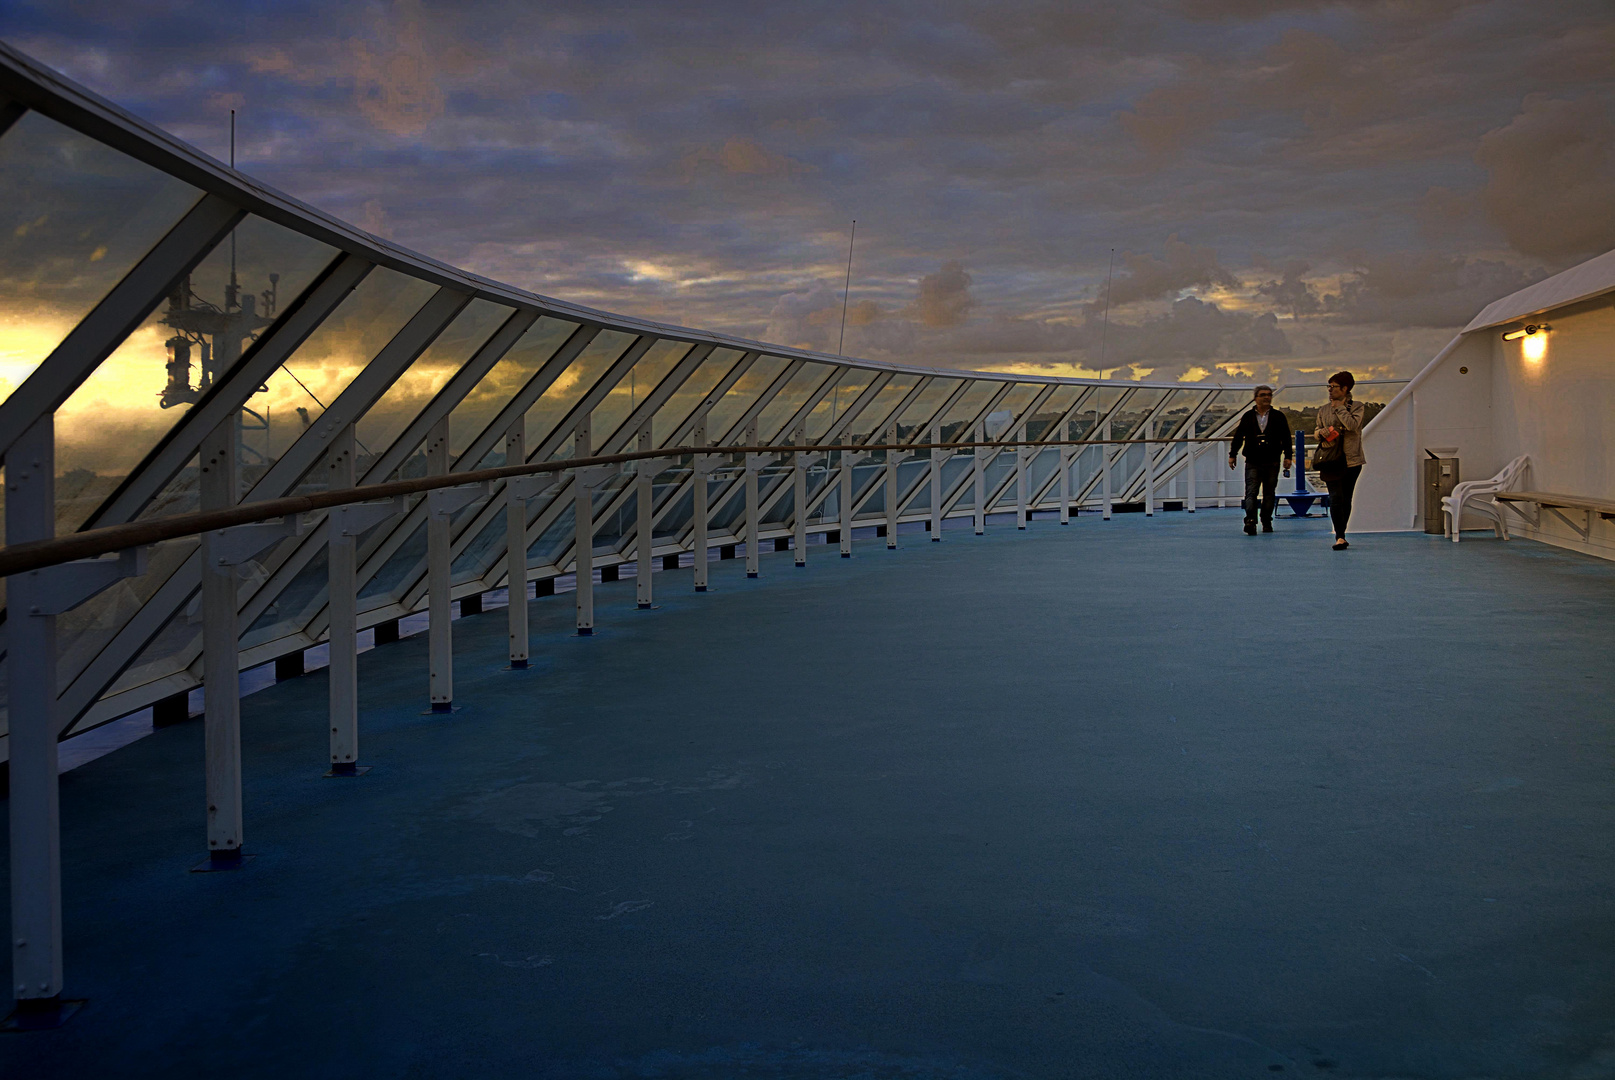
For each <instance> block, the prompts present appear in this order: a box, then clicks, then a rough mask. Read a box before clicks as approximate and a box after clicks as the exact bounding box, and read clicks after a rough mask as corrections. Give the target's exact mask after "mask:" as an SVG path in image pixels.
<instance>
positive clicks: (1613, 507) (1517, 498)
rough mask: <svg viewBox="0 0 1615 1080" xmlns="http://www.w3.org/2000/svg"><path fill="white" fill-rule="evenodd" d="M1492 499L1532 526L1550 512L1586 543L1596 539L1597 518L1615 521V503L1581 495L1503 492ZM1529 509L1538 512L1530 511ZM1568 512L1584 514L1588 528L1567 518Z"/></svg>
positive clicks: (1552, 492)
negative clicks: (1566, 512)
mask: <svg viewBox="0 0 1615 1080" xmlns="http://www.w3.org/2000/svg"><path fill="white" fill-rule="evenodd" d="M1492 498H1493V499H1496V500H1497V503H1498V505H1499V506H1505V507H1507V508H1508V509H1509V510H1512V511H1513V512H1514V513H1516V514H1518V515H1519V516H1520V517H1522V518H1524V519H1525V520H1526V521H1528V522H1530V523H1531V524H1532V525H1540V524H1541V520H1542V511H1544V510H1546V511H1547V512H1548V513H1550V514H1552V515H1553V516H1554V517H1556V518H1558V519H1559V520H1560V521H1562V522H1564V523H1565V524H1566V525H1568V526H1570V527H1571V529H1573V530H1575V533H1576V535H1577V536H1579V537H1581V538H1582V539H1583V540H1590V539H1592V533H1593V515H1594V514H1597V515H1598V516H1599V517H1601V518H1603V519H1604V520H1605V521H1615V500H1611V499H1589V498H1586V497H1584V496H1581V495H1563V494H1560V493H1559V492H1556V491H1499V492H1498V493H1497V494H1495V495H1493V496H1492ZM1515 504H1524V505H1515ZM1526 506H1531V507H1534V508H1535V509H1534V510H1527V509H1525V507H1526ZM1566 510H1580V511H1581V512H1582V513H1583V514H1584V515H1585V518H1584V520H1585V522H1586V524H1585V526H1583V525H1578V524H1577V523H1576V522H1575V521H1573V520H1571V518H1570V517H1569V516H1568V515H1566V514H1565V511H1566Z"/></svg>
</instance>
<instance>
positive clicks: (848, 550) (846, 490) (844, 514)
mask: <svg viewBox="0 0 1615 1080" xmlns="http://www.w3.org/2000/svg"><path fill="white" fill-rule="evenodd" d="M852 463H853V455H851V454H849V453H847V452H846V451H845V450H843V451H841V476H840V481H841V494H840V498H839V499H838V500H837V501H838V502H840V504H841V505H840V506H839V507H838V509H839V510H840V511H841V557H842V558H843V559H850V558H852V486H853V485H852Z"/></svg>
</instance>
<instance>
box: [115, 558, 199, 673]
mask: <svg viewBox="0 0 1615 1080" xmlns="http://www.w3.org/2000/svg"><path fill="white" fill-rule="evenodd" d="M191 543H193V544H194V543H196V541H194V540H192V541H191ZM201 651H202V600H201V595H200V594H198V595H196V596H193V597H192V598H191V601H190V603H188V604H187V605H186V606H185V607H182V608H180V610H179V611H178V612H176V613H175V614H174V615H173V616H172V617H171V618H169V620H168V621H167V622H166V623H164V624H163V628H162V629H161V630H159V631H158V632H157V636H156V637H154V638H152V640H151V641H150V642H149V643H148V644H147V645H146V647H145V648H144V649H142V650H140V653H139V655H137V656H136V657H135V660H134V662H133V663H132V664H130V665H129V667H128V669H127V670H125V671H124V673H123V674H122V675H120V676H119V677H118V681H117V682H115V683H113V684H112V687H111V689H110V690H108V691H107V692H108V693H109V694H117V693H122V692H123V691H125V690H131V689H133V688H134V687H137V686H145V685H146V684H147V683H152V682H156V681H157V680H158V679H163V678H167V677H168V676H170V675H173V674H175V673H177V672H180V671H183V670H185V668H186V666H187V665H188V664H190V662H191V661H192V660H194V659H195V658H196V657H197V656H198V655H199V654H200V653H201Z"/></svg>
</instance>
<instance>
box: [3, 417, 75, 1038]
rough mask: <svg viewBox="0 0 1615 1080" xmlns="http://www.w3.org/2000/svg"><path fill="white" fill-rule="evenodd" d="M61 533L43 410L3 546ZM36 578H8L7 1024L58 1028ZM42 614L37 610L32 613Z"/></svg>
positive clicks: (53, 805)
mask: <svg viewBox="0 0 1615 1080" xmlns="http://www.w3.org/2000/svg"><path fill="white" fill-rule="evenodd" d="M54 535H56V423H55V416H54V414H52V413H49V412H47V413H45V415H43V416H41V417H40V418H39V419H38V420H36V421H35V422H34V423H33V424H32V425H31V426H30V427H29V428H28V430H27V431H25V432H24V433H23V434H22V435H21V436H19V437H18V438H17V440H16V441H15V442H13V443H12V444H11V448H10V450H9V451H8V452H7V453H6V544H7V545H8V546H9V545H11V544H23V543H27V542H28V541H30V540H48V539H50V538H51V537H52V536H54ZM45 585H46V583H45V581H44V579H42V578H41V577H40V576H39V575H37V574H18V575H16V576H15V577H11V578H7V579H6V599H7V604H8V606H9V609H10V612H9V618H8V620H7V623H8V625H7V626H6V638H7V641H6V645H7V654H6V663H7V668H8V671H7V676H8V678H7V682H8V684H9V686H8V689H9V690H10V696H11V710H10V712H11V738H10V742H11V761H10V764H9V768H10V769H11V800H10V802H11V805H10V817H11V972H12V992H13V995H14V996H15V997H16V999H17V1012H16V1013H15V1014H13V1017H12V1018H9V1019H8V1026H12V1025H15V1026H17V1027H23V1026H27V1025H29V1024H30V1023H32V1024H34V1025H36V1026H41V1027H55V1026H57V1025H58V1024H60V1023H61V1022H62V1021H63V1020H65V1019H66V1018H67V1016H66V1015H64V1014H67V1013H71V1011H72V1010H74V1009H76V1008H77V1005H76V1004H75V1005H67V1006H64V1005H63V1003H62V1001H61V993H62V852H61V821H60V816H59V809H58V807H59V802H58V792H57V780H56V769H57V764H56V725H55V723H54V719H53V714H54V712H55V705H56V679H55V678H54V673H55V671H56V616H54V615H49V614H46V613H45V612H44V610H43V607H42V605H43V602H44V600H45V592H46V588H45ZM36 609H38V611H39V613H38V614H35V613H34V612H35V610H36Z"/></svg>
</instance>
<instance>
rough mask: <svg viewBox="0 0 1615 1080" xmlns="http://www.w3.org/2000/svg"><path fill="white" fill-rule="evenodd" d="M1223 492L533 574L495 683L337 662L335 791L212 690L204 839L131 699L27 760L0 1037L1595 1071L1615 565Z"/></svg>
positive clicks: (128, 1053) (351, 1057) (184, 764)
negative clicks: (340, 767) (40, 851)
mask: <svg viewBox="0 0 1615 1080" xmlns="http://www.w3.org/2000/svg"><path fill="white" fill-rule="evenodd" d="M1238 522H1239V518H1238V515H1237V511H1232V510H1230V511H1227V512H1222V513H1218V512H1202V513H1200V514H1197V515H1194V516H1192V517H1191V516H1190V515H1187V514H1181V513H1177V514H1165V515H1158V516H1157V517H1155V518H1154V519H1146V518H1145V517H1144V516H1143V515H1127V516H1118V517H1117V518H1115V519H1114V520H1112V521H1109V522H1104V521H1100V520H1098V518H1097V516H1089V515H1082V516H1080V517H1079V518H1078V519H1077V520H1076V521H1074V522H1073V523H1072V525H1071V526H1069V527H1065V528H1062V527H1060V526H1059V525H1058V524H1056V523H1055V522H1053V521H1042V520H1039V521H1034V522H1033V523H1032V524H1031V525H1030V527H1029V528H1028V530H1027V531H1026V532H1023V533H1017V532H1015V531H1014V530H1010V529H998V528H994V529H990V530H989V532H988V534H987V535H986V536H983V537H975V536H972V535H970V532H969V530H968V529H963V530H954V529H951V528H950V529H949V530H948V532H947V534H946V536H945V541H944V542H943V543H941V544H932V543H927V542H924V536H923V535H922V534H919V533H915V534H909V533H906V532H905V533H903V534H902V535H901V538H900V539H901V541H902V544H901V546H900V548H899V550H897V551H896V552H888V551H886V550H885V549H884V546H883V545H881V546H877V545H876V544H874V543H865V542H863V541H860V542H859V545H858V547H857V549H856V552H855V557H854V558H853V559H850V560H840V559H836V558H833V557H831V558H824V557H823V555H824V554H828V553H831V549H829V548H821V547H819V546H817V545H814V546H813V547H812V548H811V549H810V555H811V557H810V560H809V565H808V566H807V567H806V568H805V569H800V570H799V569H796V568H794V567H793V566H792V565H791V558H790V555H789V554H785V553H781V554H777V555H776V554H768V555H765V556H764V557H763V558H762V560H761V566H762V573H761V576H760V577H759V578H758V579H757V580H750V581H749V580H747V579H746V577H745V574H744V566H743V562H742V561H740V560H736V561H730V562H723V563H719V564H715V565H714V568H713V574H712V586H713V592H712V593H711V594H708V595H704V596H696V595H694V594H693V593H692V592H691V590H690V571H688V570H683V571H676V572H667V573H663V574H658V575H657V587H658V604H659V608H658V609H657V610H654V611H649V612H641V611H636V610H635V598H634V586H633V584H632V583H630V582H627V581H624V582H622V583H618V584H606V585H602V586H600V588H599V590H598V594H597V604H598V611H599V617H600V625H599V631H598V633H597V634H596V635H595V636H593V637H592V638H579V637H577V636H575V634H574V633H573V612H572V606H571V603H570V600H569V598H568V597H566V596H564V595H563V596H561V597H557V598H546V599H542V600H536V601H533V602H532V603H531V605H530V610H531V617H532V620H533V665H532V667H531V668H530V669H529V670H527V671H525V672H522V671H511V670H507V669H506V668H505V666H504V665H505V661H504V659H503V652H504V644H503V639H504V634H505V621H504V619H503V618H502V617H501V615H500V614H497V613H489V614H486V615H482V616H474V617H470V618H466V619H462V620H460V621H459V622H457V623H456V628H457V630H458V633H457V635H456V640H455V648H456V651H457V654H458V657H457V659H458V661H459V664H458V679H459V689H458V696H457V701H459V702H460V703H461V704H462V706H463V707H462V708H461V710H460V711H459V712H456V713H454V714H452V715H451V716H447V717H445V716H434V715H423V686H424V680H425V675H426V671H425V668H426V641H425V637H424V635H422V636H420V637H417V638H407V639H405V640H403V641H401V642H399V643H397V644H393V645H388V646H385V647H382V648H378V649H376V650H374V651H373V652H370V653H367V654H365V655H364V656H363V657H362V658H361V660H360V664H361V672H362V675H363V686H364V688H365V689H364V694H365V700H364V713H363V723H364V725H365V731H366V740H367V742H366V747H367V750H366V756H367V759H368V760H369V761H370V762H371V763H372V764H374V766H375V768H374V770H373V771H372V772H371V773H369V774H368V775H366V776H363V777H360V778H357V779H351V780H332V779H325V778H323V777H322V773H323V771H324V769H325V746H326V741H325V732H324V727H325V724H324V718H325V702H326V685H325V675H324V674H323V673H320V672H315V673H312V674H310V675H307V676H305V677H303V678H299V679H292V680H288V681H286V682H283V683H280V684H278V685H276V686H274V687H272V688H270V689H268V690H265V691H263V692H262V693H259V694H256V695H253V696H251V697H248V698H246V699H244V700H243V702H242V711H243V739H244V763H245V764H244V768H245V793H246V804H247V807H248V815H249V821H250V823H251V825H250V829H249V832H248V843H247V849H248V851H249V853H251V854H253V855H255V856H256V858H255V859H253V860H252V861H251V862H250V863H249V864H248V866H247V867H246V869H244V870H242V871H240V872H237V873H222V874H220V873H215V874H192V873H189V872H188V870H189V868H190V866H191V865H192V864H193V863H195V861H196V859H197V857H198V851H197V846H198V844H197V838H198V834H199V830H200V827H201V821H200V784H201V773H200V760H201V755H202V730H201V724H200V722H192V723H189V724H183V725H179V726H176V727H172V728H167V729H164V730H161V731H159V732H157V733H155V734H154V735H152V736H151V737H148V738H146V739H143V740H140V741H139V742H137V743H135V744H133V745H131V746H129V747H127V748H125V749H123V750H119V751H117V752H115V753H113V754H110V755H108V756H106V757H104V758H102V759H100V760H97V761H94V762H91V763H90V764H87V765H85V766H83V767H81V768H79V769H76V770H74V771H72V772H69V773H67V774H65V775H64V777H63V785H62V815H63V819H62V820H63V852H64V855H63V858H64V895H65V898H66V911H65V919H66V926H67V934H66V941H67V961H68V972H69V975H68V985H67V988H66V993H67V996H69V997H87V998H88V999H89V1004H88V1006H87V1007H86V1008H84V1009H83V1010H82V1011H81V1012H80V1013H79V1014H78V1015H77V1016H75V1017H74V1018H73V1019H72V1020H71V1022H70V1023H68V1024H67V1025H66V1026H64V1027H62V1028H60V1029H58V1030H55V1031H50V1032H42V1033H33V1034H27V1035H12V1036H5V1037H0V1073H3V1074H4V1075H6V1076H18V1077H23V1076H31V1077H45V1076H53V1077H64V1078H65V1077H77V1076H92V1075H109V1074H115V1075H119V1076H131V1077H135V1076H140V1077H146V1076H151V1077H158V1076H232V1077H285V1076H307V1077H339V1076H340V1077H347V1076H398V1077H405V1076H408V1077H414V1076H420V1077H426V1076H431V1077H458V1076H467V1077H470V1076H479V1077H480V1076H523V1077H612V1078H615V1077H624V1078H627V1077H743V1076H756V1077H764V1076H768V1077H773V1076H780V1077H854V1076H858V1077H862V1076H870V1077H971V1078H976V1077H991V1078H999V1077H1101V1076H1129V1077H1133V1076H1138V1077H1143V1076H1171V1077H1183V1076H1195V1077H1257V1076H1263V1077H1267V1076H1276V1075H1283V1076H1376V1077H1383V1076H1420V1077H1443V1078H1446V1077H1450V1078H1462V1077H1474V1076H1495V1077H1569V1076H1595V1075H1604V1073H1603V1072H1599V1071H1598V1070H1599V1069H1606V1070H1607V1068H1608V1062H1609V1060H1610V1055H1611V1053H1612V1052H1615V1043H1612V1042H1611V1038H1612V1036H1611V1034H1610V1033H1611V1032H1612V1030H1615V1004H1612V1003H1615V921H1612V914H1615V912H1612V908H1611V904H1612V901H1611V897H1612V896H1615V863H1612V861H1611V859H1610V857H1609V856H1610V840H1609V838H1610V836H1611V835H1615V799H1612V798H1611V776H1610V760H1611V757H1610V753H1611V749H1612V744H1615V732H1612V727H1611V721H1610V708H1609V702H1610V700H1611V696H1612V693H1615V673H1612V671H1611V669H1610V666H1609V664H1608V643H1609V642H1610V640H1612V635H1615V565H1612V564H1610V563H1608V562H1604V561H1600V560H1596V559H1593V558H1590V557H1587V556H1583V555H1579V554H1575V553H1569V552H1565V551H1563V550H1559V549H1556V548H1551V547H1548V546H1545V545H1540V544H1536V543H1533V542H1530V541H1514V542H1511V543H1502V542H1494V541H1484V540H1483V541H1478V542H1475V543H1466V544H1463V545H1461V546H1454V545H1452V544H1449V543H1446V542H1444V541H1443V540H1442V538H1440V537H1427V536H1423V535H1419V534H1392V535H1383V536H1374V537H1366V538H1362V539H1360V540H1358V542H1356V543H1354V545H1353V547H1352V549H1351V551H1350V552H1349V553H1348V554H1347V555H1338V554H1334V553H1332V552H1330V550H1329V548H1328V539H1329V533H1328V530H1327V528H1326V523H1324V522H1322V521H1308V520H1299V521H1290V520H1288V519H1285V520H1281V521H1280V522H1279V526H1280V527H1279V531H1278V532H1277V533H1275V534H1273V535H1270V536H1262V537H1257V538H1251V537H1246V536H1244V535H1241V534H1240V533H1239V525H1238ZM1297 655H1300V657H1301V659H1302V664H1303V666H1304V668H1305V670H1306V672H1307V674H1308V683H1309V685H1315V686H1317V687H1318V689H1317V691H1316V692H1314V693H1311V694H1309V695H1307V696H1306V697H1305V698H1304V699H1303V700H1300V701H1297V700H1296V698H1295V695H1293V694H1292V693H1291V692H1290V691H1289V690H1288V689H1286V688H1285V687H1284V685H1282V684H1283V683H1285V682H1287V674H1288V672H1289V671H1290V670H1291V667H1292V666H1293V664H1294V663H1295V659H1296V657H1297ZM0 895H3V891H0ZM1578 1070H1580V1071H1578Z"/></svg>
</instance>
